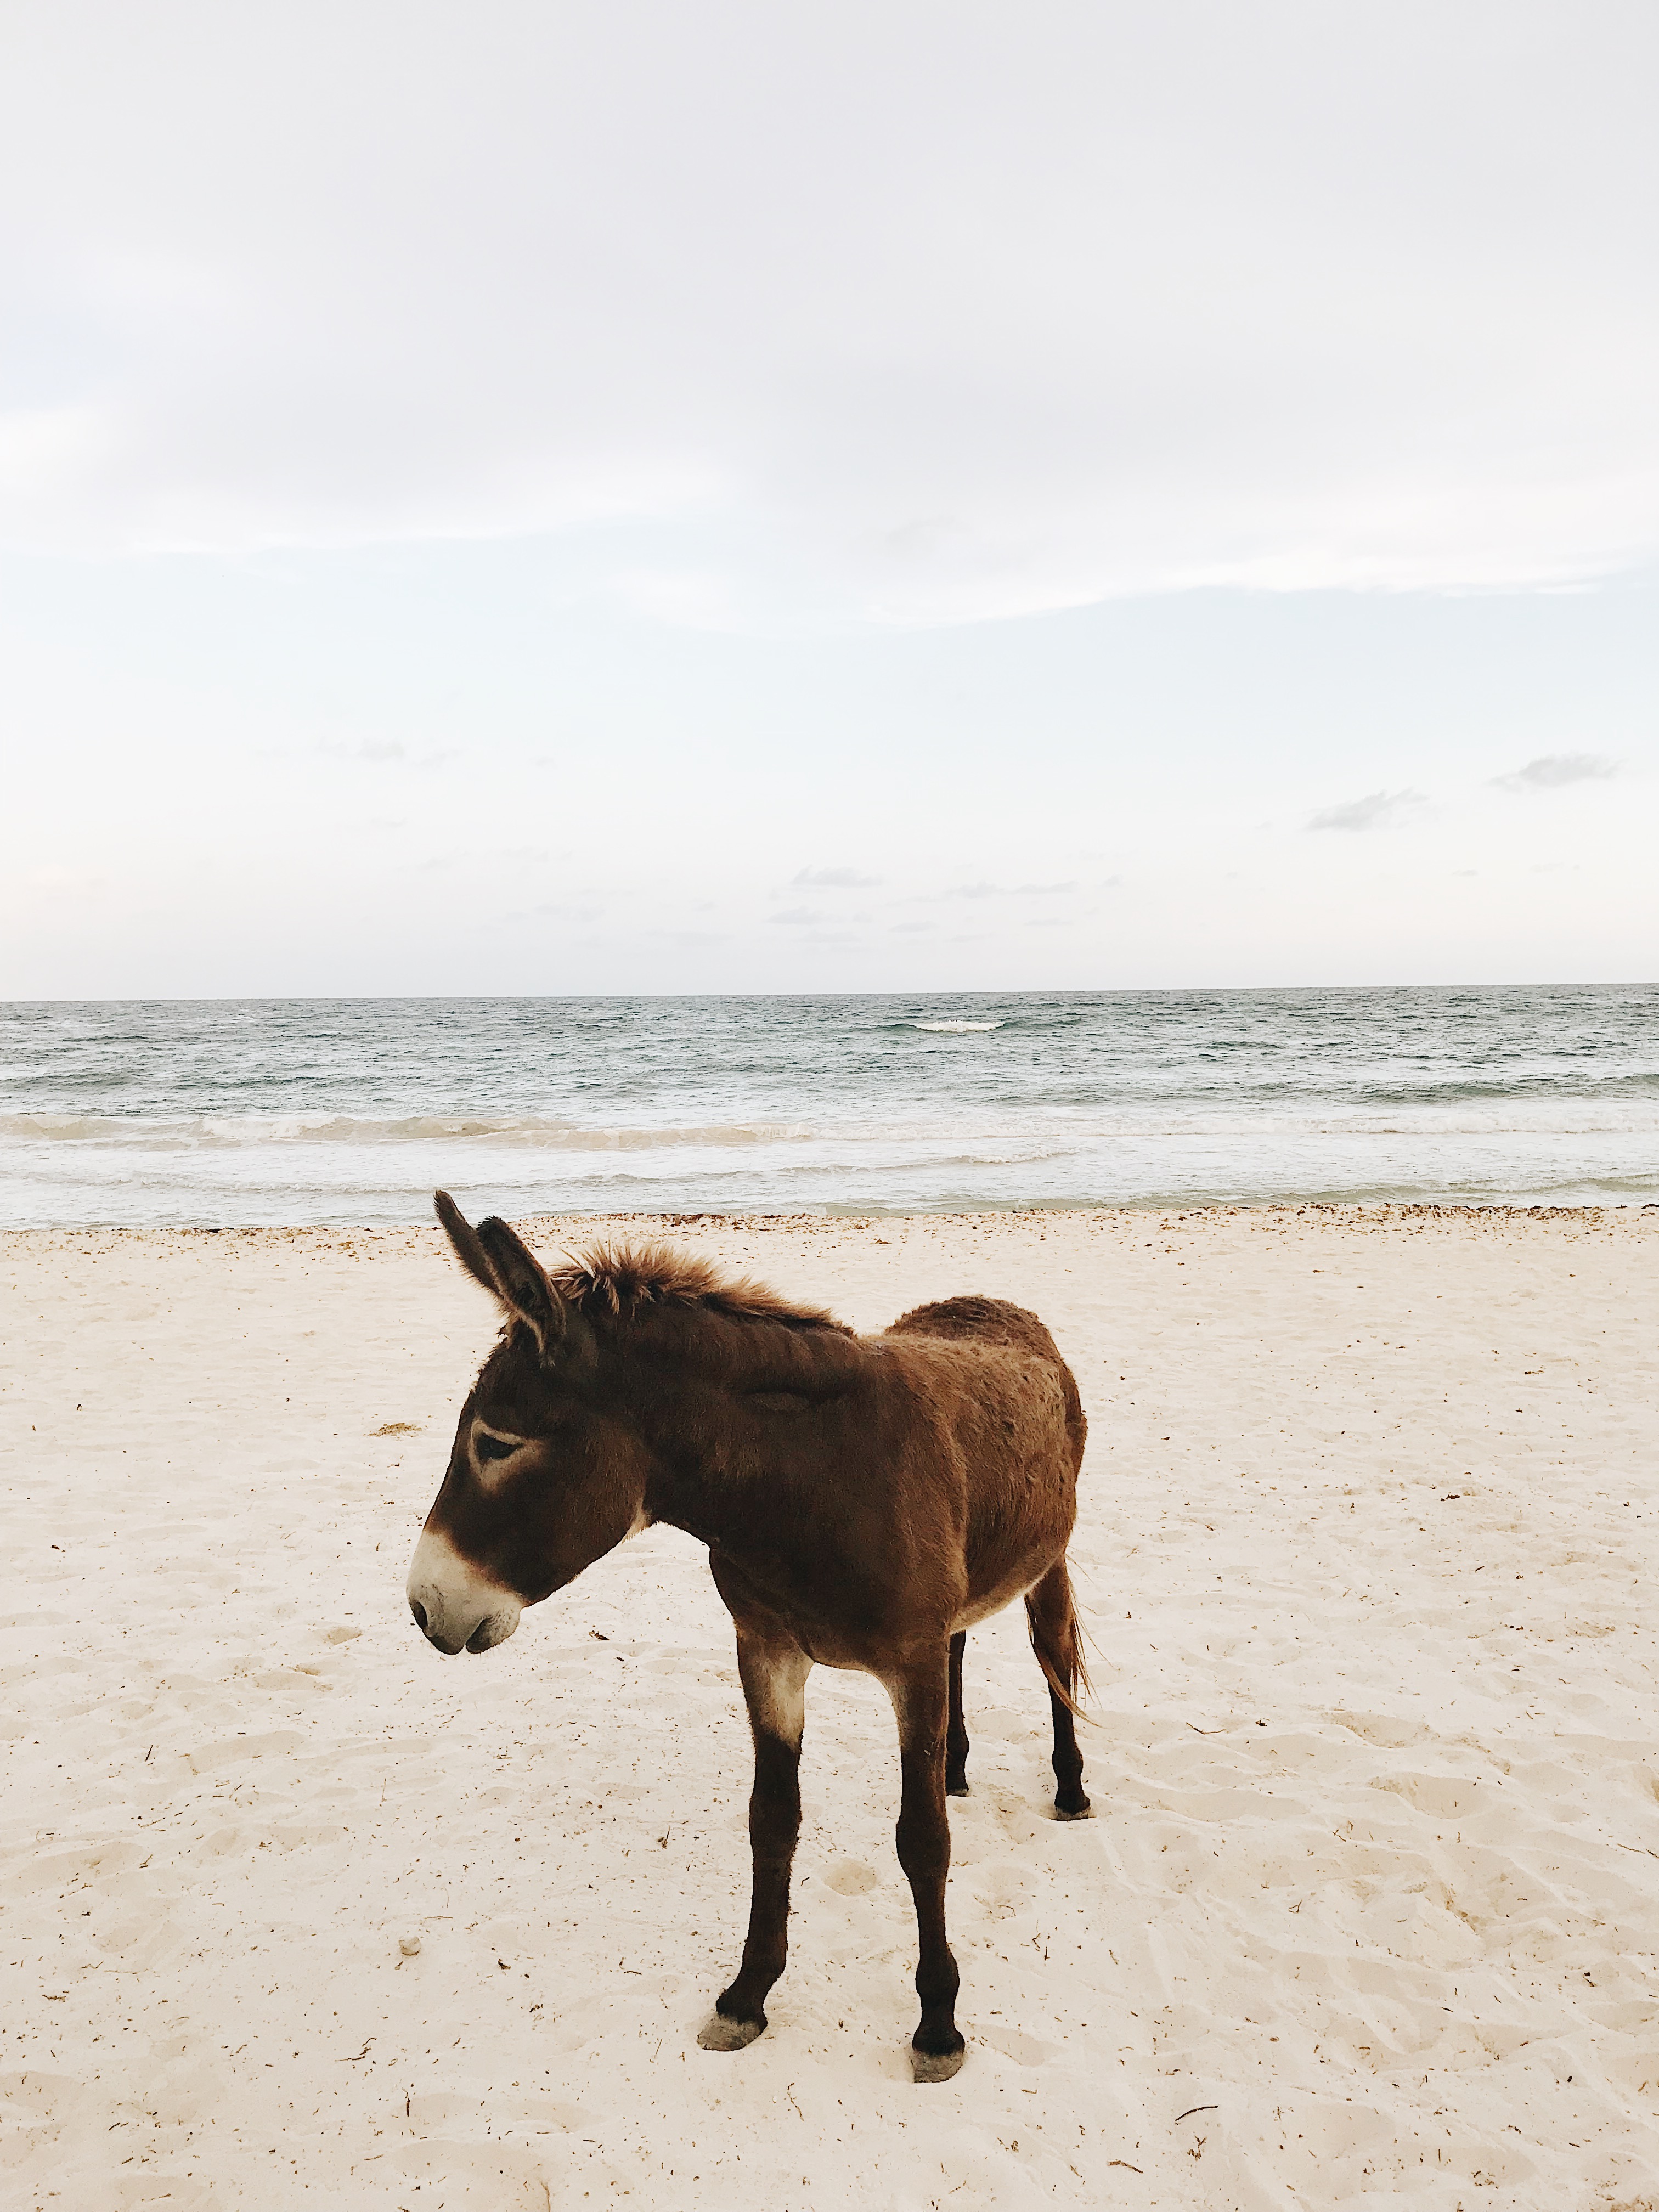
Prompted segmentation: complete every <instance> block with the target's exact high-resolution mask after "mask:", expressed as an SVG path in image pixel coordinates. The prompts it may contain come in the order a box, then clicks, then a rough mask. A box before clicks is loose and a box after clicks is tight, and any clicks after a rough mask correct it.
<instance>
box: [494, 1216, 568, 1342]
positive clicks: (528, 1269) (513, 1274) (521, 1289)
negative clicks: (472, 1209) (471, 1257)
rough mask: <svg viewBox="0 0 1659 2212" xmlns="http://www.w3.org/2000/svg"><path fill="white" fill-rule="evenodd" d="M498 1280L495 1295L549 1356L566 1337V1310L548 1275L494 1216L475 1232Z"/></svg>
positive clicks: (527, 1249)
mask: <svg viewBox="0 0 1659 2212" xmlns="http://www.w3.org/2000/svg"><path fill="white" fill-rule="evenodd" d="M476 1234H477V1241H478V1243H480V1244H481V1245H482V1246H483V1251H484V1256H485V1259H486V1260H487V1261H488V1262H489V1268H490V1272H491V1273H492V1274H493V1275H494V1276H495V1295H496V1297H498V1298H500V1299H501V1303H502V1304H504V1305H506V1306H507V1307H508V1308H510V1310H512V1311H513V1313H515V1314H516V1315H517V1316H519V1319H520V1321H525V1322H529V1324H530V1326H531V1328H533V1329H534V1330H535V1332H536V1334H537V1335H538V1337H539V1338H540V1340H541V1346H542V1350H543V1351H544V1352H550V1351H551V1350H552V1348H553V1346H555V1345H556V1343H557V1342H558V1340H559V1339H560V1338H561V1337H562V1335H563V1334H564V1306H563V1303H562V1300H561V1299H560V1297H559V1294H558V1292H557V1291H556V1290H555V1289H554V1287H553V1285H552V1284H551V1283H550V1282H549V1281H548V1279H547V1271H546V1269H545V1268H544V1267H543V1266H542V1263H541V1261H539V1260H538V1258H537V1257H536V1255H535V1254H534V1253H533V1252H532V1250H531V1249H530V1247H529V1246H528V1245H527V1244H526V1243H525V1242H524V1240H523V1239H522V1238H521V1237H520V1235H519V1234H518V1232H517V1231H516V1230H513V1229H509V1228H508V1227H507V1224H506V1222H504V1221H500V1220H497V1218H495V1215H494V1214H493V1213H492V1214H491V1215H490V1217H489V1219H488V1220H487V1221H481V1222H480V1223H479V1224H478V1226H477V1231H476Z"/></svg>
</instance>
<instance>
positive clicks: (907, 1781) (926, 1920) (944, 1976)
mask: <svg viewBox="0 0 1659 2212" xmlns="http://www.w3.org/2000/svg"><path fill="white" fill-rule="evenodd" d="M887 1689H888V1694H889V1695H890V1697H891V1699H892V1700H893V1711H894V1712H895V1713H896V1715H897V1717H898V1729H899V1758H900V1763H901V1767H902V1774H903V1790H902V1796H901V1797H900V1800H899V1818H898V1831H897V1842H898V1856H899V1864H900V1865H901V1866H902V1868H903V1869H904V1871H905V1874H906V1876H907V1877H908V1881H909V1884H910V1894H911V1895H912V1897H914V1898H915V1901H916V1933H917V1936H918V1937H919V1939H920V1946H921V1958H920V1960H919V1962H918V1964H917V1966H916V1995H917V1996H919V1997H920V1998H921V2022H920V2024H919V2026H918V2027H917V2029H916V2032H915V2034H914V2035H913V2036H912V2037H911V2039H910V2069H911V2072H912V2073H913V2074H914V2075H915V2078H916V2080H917V2081H949V2080H950V2078H951V2075H953V2074H954V2073H955V2072H956V2071H957V2068H958V2067H959V2066H960V2065H961V2064H962V2061H963V2041H962V2038H961V2036H960V2035H959V2034H958V2033H957V1986H958V1984H959V1983H960V1981H961V1976H960V1975H959V1974H958V1973H957V1962H956V1960H954V1959H953V1958H952V1957H951V1946H950V1944H949V1943H948V1942H946V1941H945V1877H946V1876H947V1875H948V1874H949V1873H950V1871H951V1823H950V1819H949V1816H948V1814H946V1812H945V1733H946V1727H947V1723H948V1719H949V1712H950V1649H949V1646H948V1645H947V1644H941V1645H940V1646H939V1656H938V1658H937V1660H936V1661H933V1662H928V1663H927V1664H926V1665H924V1666H921V1667H917V1668H907V1669H906V1671H905V1672H904V1673H903V1674H899V1675H896V1676H895V1677H894V1678H893V1679H892V1680H890V1681H889V1683H888V1685H887Z"/></svg>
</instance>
